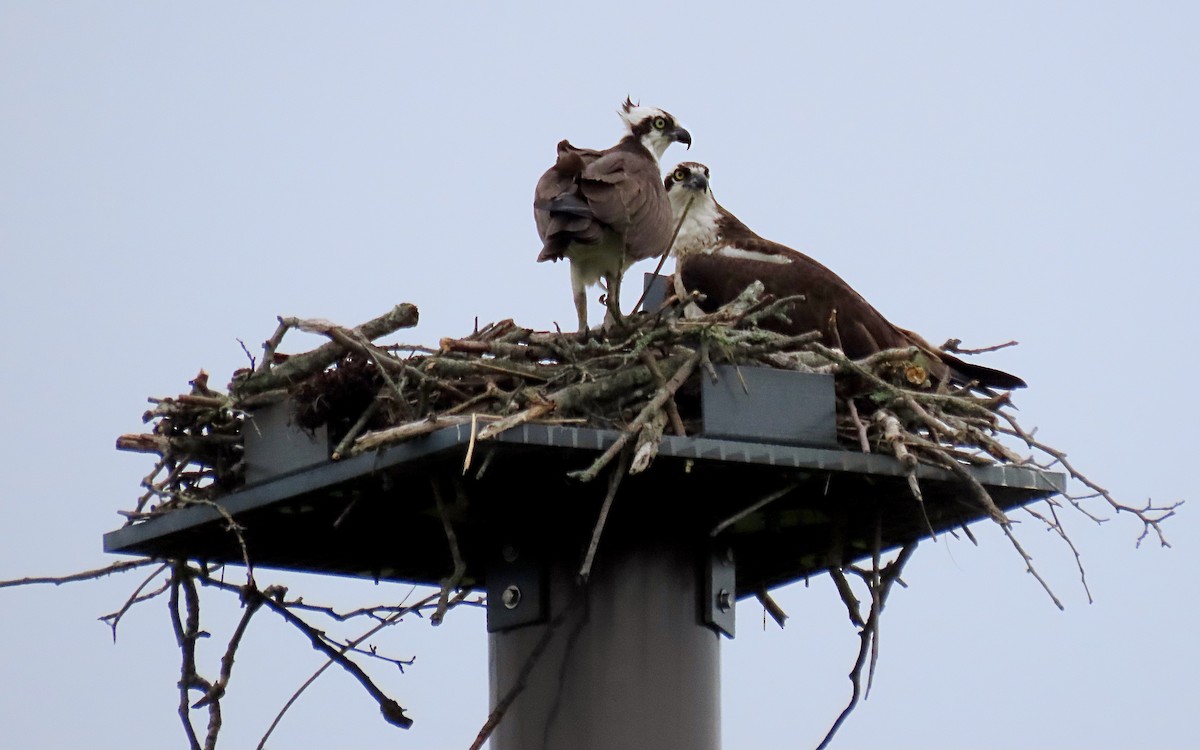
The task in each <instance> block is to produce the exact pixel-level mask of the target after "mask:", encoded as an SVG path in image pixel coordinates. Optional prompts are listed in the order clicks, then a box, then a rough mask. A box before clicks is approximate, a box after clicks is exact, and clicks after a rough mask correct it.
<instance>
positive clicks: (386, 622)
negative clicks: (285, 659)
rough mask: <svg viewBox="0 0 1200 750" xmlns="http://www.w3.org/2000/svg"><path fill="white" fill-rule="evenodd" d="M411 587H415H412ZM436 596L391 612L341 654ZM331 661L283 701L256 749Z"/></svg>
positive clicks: (332, 661)
mask: <svg viewBox="0 0 1200 750" xmlns="http://www.w3.org/2000/svg"><path fill="white" fill-rule="evenodd" d="M413 588H416V587H413ZM411 594H412V590H410V591H409V595H411ZM436 597H437V594H430V595H429V596H427V597H425V598H424V599H422V600H421V601H419V602H417V603H416V604H414V605H412V606H411V607H404V608H402V609H399V610H397V611H396V612H394V613H392V615H391V616H389V617H388V618H387V619H385V620H384V621H382V622H380V623H379V624H378V625H376V626H375V627H373V628H371V629H370V630H368V631H367V632H366V633H363V634H362V635H360V636H359V637H358V638H355V639H354V640H352V641H350V642H349V643H347V644H346V645H345V646H344V647H343V648H342V649H341V652H342V653H343V654H344V653H346V651H348V650H349V649H350V648H352V647H354V646H357V645H358V644H360V643H362V642H363V641H365V640H367V639H368V638H370V637H371V636H373V635H375V634H376V633H378V632H379V631H380V630H383V629H384V628H386V627H388V626H389V625H393V624H395V623H396V622H399V621H400V618H401V617H403V616H404V615H405V614H408V613H409V612H412V611H414V610H416V609H419V608H420V607H423V606H426V605H428V604H429V603H430V602H432V601H433V600H434V599H435V598H436ZM405 598H408V597H407V596H406V597H405ZM333 663H334V660H333V659H327V660H326V661H325V663H324V664H322V665H321V666H320V667H319V668H318V669H317V671H316V672H313V673H312V675H311V676H310V677H309V678H308V679H307V680H305V681H304V684H302V685H301V686H300V687H299V688H297V689H296V692H294V693H292V695H291V697H290V698H288V699H287V702H285V703H284V704H283V708H281V709H279V713H277V714H275V718H274V719H273V720H272V721H271V725H270V726H269V727H267V731H266V732H264V733H263V736H262V739H260V740H259V741H258V746H257V749H256V750H263V748H264V747H266V744H267V740H268V739H269V738H270V737H271V733H272V732H274V731H275V727H277V726H279V722H280V721H282V720H283V716H284V714H286V713H287V712H288V709H290V708H291V707H292V705H293V704H294V703H295V702H296V701H297V700H298V699H299V698H300V696H301V695H302V694H303V693H304V691H305V690H307V689H308V686H309V685H311V684H313V683H314V682H316V681H317V678H318V677H320V676H321V675H322V674H323V673H324V672H325V670H326V669H328V668H329V667H330V665H332V664H333Z"/></svg>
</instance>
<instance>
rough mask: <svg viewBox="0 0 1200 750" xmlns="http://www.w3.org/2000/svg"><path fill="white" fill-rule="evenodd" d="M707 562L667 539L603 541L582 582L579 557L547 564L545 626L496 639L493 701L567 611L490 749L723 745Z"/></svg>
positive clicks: (695, 749)
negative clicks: (704, 606)
mask: <svg viewBox="0 0 1200 750" xmlns="http://www.w3.org/2000/svg"><path fill="white" fill-rule="evenodd" d="M605 541H606V542H608V540H607V539H606V540H605ZM614 542H616V540H614ZM703 561H704V557H703V555H702V554H701V553H700V552H699V551H698V550H697V549H696V548H695V545H691V544H688V543H686V542H684V541H677V540H671V539H669V538H667V539H664V538H661V537H660V538H655V539H647V538H643V539H641V540H636V541H635V540H627V541H625V542H623V543H614V544H608V545H601V554H600V556H599V557H598V558H597V560H596V565H595V567H594V568H593V574H592V578H591V581H590V583H589V584H588V585H587V586H586V587H585V588H582V589H581V588H580V587H579V586H578V585H577V584H576V582H575V576H576V573H577V568H578V561H577V560H573V561H571V562H569V563H568V562H564V561H561V560H560V561H557V562H553V563H551V566H550V571H549V592H550V611H549V615H550V617H549V621H548V623H543V624H539V625H532V626H527V627H522V628H516V629H513V630H509V631H506V632H498V633H492V634H491V635H490V636H489V641H488V660H489V670H488V672H489V678H490V688H491V705H492V706H493V707H494V706H495V705H496V703H497V701H499V700H500V699H501V697H502V696H504V695H505V694H507V693H508V691H509V688H510V687H511V686H512V685H513V684H514V682H515V681H516V680H517V679H518V678H519V675H520V673H521V671H522V668H523V667H524V666H525V665H526V663H527V660H528V658H529V655H530V653H531V652H532V651H534V649H535V648H537V646H538V643H539V642H540V641H541V640H542V639H543V638H544V637H545V636H546V634H547V631H548V630H549V629H551V628H552V623H554V622H555V619H556V616H557V615H559V613H561V612H563V611H564V609H567V608H569V609H570V611H569V612H568V613H567V614H566V616H565V617H563V618H562V619H561V620H560V622H559V623H558V626H557V627H556V628H553V632H552V633H551V635H550V640H549V642H548V645H547V646H546V648H545V651H544V652H543V654H542V656H541V658H540V660H539V661H538V662H537V663H536V666H535V667H534V668H533V670H532V672H530V674H529V676H528V678H527V681H526V687H525V689H524V690H523V691H522V693H521V694H520V697H518V698H517V699H516V701H515V702H514V703H513V704H512V705H511V706H510V707H509V709H508V711H507V712H506V714H505V716H504V718H503V720H502V721H501V722H500V724H499V726H498V727H497V728H496V731H495V733H494V734H493V735H492V740H491V743H492V744H491V746H492V748H493V750H626V749H628V748H643V747H652V748H656V750H719V748H720V742H721V740H720V728H721V726H720V675H719V670H720V661H719V656H720V645H719V644H720V636H718V634H717V633H716V632H715V631H713V630H711V629H710V628H708V627H707V626H705V625H702V624H701V622H700V596H701V587H700V571H701V568H702V564H703Z"/></svg>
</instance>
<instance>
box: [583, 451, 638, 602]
mask: <svg viewBox="0 0 1200 750" xmlns="http://www.w3.org/2000/svg"><path fill="white" fill-rule="evenodd" d="M628 463H629V454H628V453H625V452H623V453H621V460H619V461H618V462H617V465H616V466H615V467H614V468H613V471H612V474H610V475H609V477H608V492H607V493H606V494H605V496H604V503H603V504H602V505H601V506H600V515H599V516H597V518H596V525H595V527H594V528H593V529H592V541H591V542H590V543H589V544H588V548H587V554H585V555H584V557H583V565H582V566H581V567H580V568H579V580H580V582H581V583H584V584H586V583H587V581H588V577H589V576H590V575H591V574H592V561H593V560H594V559H595V557H596V548H597V547H599V546H600V534H601V533H603V532H604V523H605V521H607V520H608V511H609V509H610V508H612V504H613V498H615V497H616V496H617V488H618V487H620V486H621V478H622V477H623V476H625V471H626V469H627V467H628Z"/></svg>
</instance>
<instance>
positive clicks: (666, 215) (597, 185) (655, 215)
mask: <svg viewBox="0 0 1200 750" xmlns="http://www.w3.org/2000/svg"><path fill="white" fill-rule="evenodd" d="M624 145H625V144H624V143H623V144H621V145H618V146H617V147H616V148H614V149H612V150H610V151H609V152H608V153H606V154H604V156H602V157H600V158H599V159H596V160H595V161H593V162H591V163H590V164H588V165H587V167H586V168H585V169H584V170H583V174H582V176H581V179H580V190H581V192H582V194H583V196H584V197H585V198H586V200H587V202H588V205H589V207H590V208H591V209H592V212H593V215H594V216H595V217H596V219H597V221H599V222H600V223H602V224H604V225H605V226H608V227H610V228H612V229H613V230H614V231H616V232H618V233H620V234H622V235H624V237H625V252H626V258H627V261H628V262H629V263H632V262H634V261H638V260H643V259H645V258H653V257H657V256H659V255H662V254H663V253H664V252H666V250H667V242H668V241H670V239H671V203H670V201H669V200H668V199H667V193H666V190H665V189H664V187H663V183H662V178H661V176H660V175H659V172H658V163H657V162H656V161H654V159H653V158H652V157H651V156H650V154H649V152H647V151H646V150H645V149H644V148H642V147H641V146H640V145H639V146H638V147H637V148H636V149H634V148H623V146H624Z"/></svg>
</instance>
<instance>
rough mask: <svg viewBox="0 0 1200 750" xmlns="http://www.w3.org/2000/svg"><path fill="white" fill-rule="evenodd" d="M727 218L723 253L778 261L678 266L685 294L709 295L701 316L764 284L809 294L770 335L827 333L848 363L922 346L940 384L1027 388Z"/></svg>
mask: <svg viewBox="0 0 1200 750" xmlns="http://www.w3.org/2000/svg"><path fill="white" fill-rule="evenodd" d="M722 213H723V218H722V222H723V226H722V239H721V241H720V242H718V246H719V245H721V244H730V245H733V246H735V247H736V248H738V249H739V250H742V251H746V252H748V253H753V254H759V255H762V256H764V258H769V259H772V260H775V261H777V262H771V260H766V259H764V260H755V259H752V258H748V257H736V258H735V257H726V256H722V255H720V254H691V255H687V256H685V257H684V258H683V259H681V260H680V262H679V273H680V274H681V276H682V279H683V284H684V286H685V287H686V288H687V289H689V290H696V291H699V292H702V293H703V294H705V295H706V296H707V299H706V300H705V301H704V303H703V304H702V305H701V307H702V308H703V309H705V310H708V311H711V310H715V309H716V308H718V307H720V306H721V305H724V304H726V303H728V302H731V301H732V300H733V299H735V298H736V297H737V295H739V294H741V292H742V291H743V290H745V288H746V287H747V286H749V285H750V284H751V283H752V282H754V281H761V282H762V284H763V287H764V288H765V290H766V291H767V292H768V293H770V294H772V295H774V296H776V297H786V296H793V295H797V294H803V295H804V300H803V301H801V302H797V303H796V304H795V305H793V306H792V308H791V309H790V310H789V311H788V313H787V316H788V318H789V321H788V322H784V321H781V320H778V319H775V320H771V321H764V322H763V326H764V327H766V328H770V329H772V330H776V331H778V332H780V333H786V334H791V335H795V334H800V333H806V332H808V331H821V332H822V334H823V342H824V343H825V344H826V345H828V346H838V345H839V344H840V346H841V349H842V350H843V351H844V352H845V353H846V354H847V356H849V357H852V358H855V359H858V358H861V357H865V356H868V355H870V354H873V353H875V352H877V351H880V350H881V349H892V348H899V347H907V346H916V347H918V348H920V349H921V350H922V351H924V352H925V353H926V355H927V359H928V367H929V369H930V374H931V375H933V377H934V378H935V379H946V378H948V377H953V378H954V379H956V380H960V381H964V382H965V381H966V380H976V381H978V382H979V383H981V384H982V385H984V386H990V387H995V388H1021V387H1024V385H1025V382H1024V381H1023V380H1021V379H1020V378H1018V377H1016V376H1015V375H1011V374H1009V373H1006V372H1003V371H1001V370H994V369H992V368H988V367H982V366H980V365H974V364H971V363H968V362H963V361H962V360H960V359H958V358H956V357H953V356H951V355H949V354H946V353H945V352H941V351H940V350H937V349H935V348H934V347H932V346H931V345H930V344H929V343H928V342H927V341H925V340H924V339H923V338H921V337H920V336H918V335H917V334H915V333H912V332H911V331H906V330H904V329H903V328H899V327H898V326H896V325H893V324H892V323H891V322H890V321H888V319H887V318H885V317H884V316H883V314H882V313H880V312H879V311H878V310H876V309H875V307H874V306H872V305H871V303H869V302H867V301H866V300H865V299H863V297H862V295H860V294H859V293H858V292H856V291H854V289H853V288H852V287H851V286H850V285H849V284H847V283H846V282H845V281H844V280H843V279H842V278H841V277H840V276H838V275H837V274H835V273H834V272H833V271H831V270H829V269H828V268H826V267H825V266H824V265H823V264H821V263H819V262H817V261H816V260H814V259H812V258H810V257H808V256H807V255H805V254H804V253H801V252H797V251H796V250H793V249H791V248H789V247H785V246H784V245H780V244H779V243H777V242H771V241H770V240H766V239H763V238H762V237H759V236H758V235H756V234H754V233H753V232H752V231H751V230H750V229H749V228H747V227H746V226H745V225H744V224H742V223H741V222H740V221H738V220H737V218H736V217H734V216H733V215H732V214H729V213H728V212H725V211H724V209H722ZM714 249H717V248H714ZM785 261H786V262H785ZM834 311H836V312H837V317H836V333H837V335H836V336H834V335H833V333H834V328H833V327H832V326H831V325H830V321H831V318H832V316H833V314H834Z"/></svg>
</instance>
